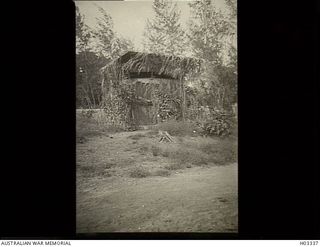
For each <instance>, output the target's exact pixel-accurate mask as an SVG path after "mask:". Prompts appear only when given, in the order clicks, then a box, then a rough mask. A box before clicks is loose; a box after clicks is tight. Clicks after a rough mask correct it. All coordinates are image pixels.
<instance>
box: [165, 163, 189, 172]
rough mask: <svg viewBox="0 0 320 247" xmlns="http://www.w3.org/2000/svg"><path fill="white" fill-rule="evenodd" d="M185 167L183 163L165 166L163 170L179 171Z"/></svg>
mask: <svg viewBox="0 0 320 247" xmlns="http://www.w3.org/2000/svg"><path fill="white" fill-rule="evenodd" d="M185 167H186V166H185V164H183V163H179V162H176V163H171V164H169V165H166V166H165V168H166V169H168V170H180V169H184V168H185Z"/></svg>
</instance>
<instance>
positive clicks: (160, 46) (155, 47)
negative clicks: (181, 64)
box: [143, 0, 186, 56]
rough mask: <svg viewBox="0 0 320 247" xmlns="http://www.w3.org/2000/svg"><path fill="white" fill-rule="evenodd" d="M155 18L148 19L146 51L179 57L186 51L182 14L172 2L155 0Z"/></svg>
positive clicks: (145, 39) (145, 40)
mask: <svg viewBox="0 0 320 247" xmlns="http://www.w3.org/2000/svg"><path fill="white" fill-rule="evenodd" d="M152 7H153V10H154V12H155V17H154V18H153V19H152V20H150V19H148V20H147V22H146V26H145V32H144V42H143V43H144V51H146V52H149V53H163V54H167V55H173V56H177V55H178V56H179V55H183V54H184V53H185V51H186V47H185V46H186V42H185V40H186V35H185V32H184V31H183V29H182V27H181V25H180V23H179V21H180V12H179V11H178V10H177V4H176V3H173V2H172V1H166V0H154V1H153V5H152Z"/></svg>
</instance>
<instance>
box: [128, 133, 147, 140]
mask: <svg viewBox="0 0 320 247" xmlns="http://www.w3.org/2000/svg"><path fill="white" fill-rule="evenodd" d="M144 137H146V135H143V134H136V135H131V136H128V137H127V138H129V139H131V140H140V139H141V138H144Z"/></svg>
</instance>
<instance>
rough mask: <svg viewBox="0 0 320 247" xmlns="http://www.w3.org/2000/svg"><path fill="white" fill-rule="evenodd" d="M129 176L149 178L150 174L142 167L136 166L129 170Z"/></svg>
mask: <svg viewBox="0 0 320 247" xmlns="http://www.w3.org/2000/svg"><path fill="white" fill-rule="evenodd" d="M129 175H130V177H132V178H145V177H148V176H150V175H151V174H150V172H149V171H148V170H147V169H146V168H144V167H142V166H136V167H134V168H132V169H131V171H130V174H129Z"/></svg>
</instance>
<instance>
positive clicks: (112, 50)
mask: <svg viewBox="0 0 320 247" xmlns="http://www.w3.org/2000/svg"><path fill="white" fill-rule="evenodd" d="M98 11H99V12H100V14H101V17H99V18H96V19H97V28H96V29H95V30H94V41H93V47H94V51H95V52H96V53H97V54H100V55H102V56H104V57H105V58H106V59H108V60H111V59H115V58H117V57H119V56H120V55H121V54H122V53H124V52H126V51H128V50H132V49H133V47H134V45H133V42H132V41H131V40H129V39H125V38H123V37H119V36H118V35H117V33H116V32H115V31H114V26H113V21H112V18H111V16H110V15H109V14H108V13H107V12H106V11H105V9H103V8H102V7H100V6H98Z"/></svg>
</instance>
